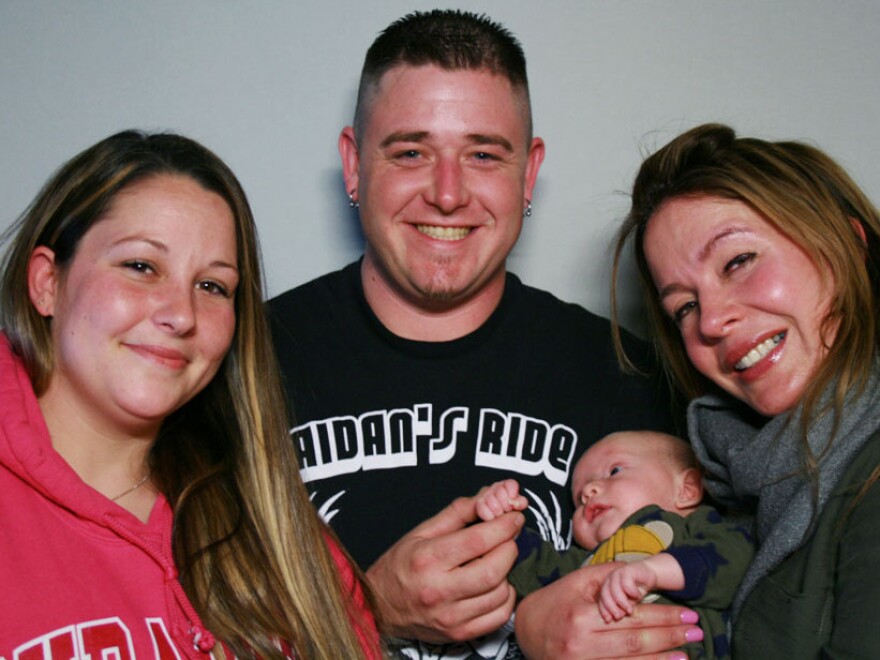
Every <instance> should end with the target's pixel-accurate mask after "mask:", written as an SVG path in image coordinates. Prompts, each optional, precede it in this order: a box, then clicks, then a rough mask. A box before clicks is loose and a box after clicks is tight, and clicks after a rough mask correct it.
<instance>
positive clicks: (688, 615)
mask: <svg viewBox="0 0 880 660" xmlns="http://www.w3.org/2000/svg"><path fill="white" fill-rule="evenodd" d="M699 620H700V615H699V614H697V613H696V612H694V611H693V610H685V611H684V612H682V613H681V622H682V623H689V624H691V625H693V624H695V623H696V622H697V621H699Z"/></svg>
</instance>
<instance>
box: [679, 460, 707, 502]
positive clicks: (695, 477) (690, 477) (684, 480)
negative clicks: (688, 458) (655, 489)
mask: <svg viewBox="0 0 880 660" xmlns="http://www.w3.org/2000/svg"><path fill="white" fill-rule="evenodd" d="M675 488H676V490H675V503H676V505H677V506H678V508H679V509H690V508H693V507H695V506H697V505H698V504H699V503H700V502H702V501H703V477H702V475H701V474H700V471H699V470H698V469H697V468H687V469H685V470H682V471H681V472H679V473H678V475H677V476H676V484H675Z"/></svg>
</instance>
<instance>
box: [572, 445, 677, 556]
mask: <svg viewBox="0 0 880 660" xmlns="http://www.w3.org/2000/svg"><path fill="white" fill-rule="evenodd" d="M659 442H662V440H659V439H658V438H657V436H654V435H650V434H642V433H616V434H613V435H610V436H608V437H606V438H603V439H602V440H600V441H599V442H597V443H596V444H595V445H593V446H592V447H590V449H588V450H587V451H586V452H585V453H584V455H583V456H582V457H581V459H580V460H579V461H578V462H577V465H575V468H574V474H573V476H572V496H573V498H574V503H575V507H576V508H575V512H574V518H573V520H572V527H573V529H574V538H575V541H576V542H577V543H578V545H580V546H581V547H584V548H587V549H589V550H593V549H594V548H595V547H596V546H598V545H599V544H600V543H601V542H602V541H604V540H605V539H607V538H608V537H609V536H611V535H612V534H613V533H614V532H616V531H617V530H618V529H619V528H620V526H621V525H622V524H623V522H624V521H625V520H626V519H627V518H629V517H630V516H631V515H632V514H633V513H635V512H636V511H638V510H639V509H641V508H642V507H645V506H648V505H649V504H656V505H657V506H659V507H660V508H662V509H666V510H668V511H675V510H676V474H677V471H676V470H675V469H674V468H673V466H672V465H671V464H670V459H669V457H668V455H667V453H666V452H664V451H661V450H658V448H657V444H656V443H659Z"/></svg>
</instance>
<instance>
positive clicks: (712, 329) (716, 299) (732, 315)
mask: <svg viewBox="0 0 880 660" xmlns="http://www.w3.org/2000/svg"><path fill="white" fill-rule="evenodd" d="M699 315H700V333H701V334H702V335H703V336H704V337H708V338H720V337H724V336H726V335H727V334H728V333H729V332H730V331H731V330H732V329H733V327H734V326H735V325H736V322H737V321H738V320H739V311H738V307H737V305H736V304H735V303H734V302H733V301H732V300H730V299H729V298H728V297H725V296H722V295H713V296H701V297H700V301H699Z"/></svg>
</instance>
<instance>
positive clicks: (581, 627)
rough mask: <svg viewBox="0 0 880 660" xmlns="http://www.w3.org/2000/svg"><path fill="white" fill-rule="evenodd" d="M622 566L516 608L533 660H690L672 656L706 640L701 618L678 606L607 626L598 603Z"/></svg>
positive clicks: (593, 571) (592, 569)
mask: <svg viewBox="0 0 880 660" xmlns="http://www.w3.org/2000/svg"><path fill="white" fill-rule="evenodd" d="M620 565H621V564H619V563H613V564H601V565H599V566H589V567H586V568H581V569H578V570H577V571H574V572H573V573H569V574H568V575H566V576H565V577H564V578H561V579H559V580H557V581H556V582H554V583H553V584H550V585H549V586H546V587H544V588H543V589H539V590H538V591H535V592H534V593H532V594H529V595H528V596H527V597H526V598H525V599H523V601H522V602H521V603H520V604H519V606H518V607H517V609H516V638H517V641H518V642H519V646H520V648H521V649H522V650H523V652H524V653H525V655H526V657H528V658H530V659H532V660H542V659H553V660H567V659H577V660H584V659H587V658H624V657H634V658H668V659H671V658H686V657H687V656H686V655H685V654H684V653H683V652H681V651H675V652H671V651H672V649H675V648H678V647H680V646H682V645H684V644H686V643H688V642H698V641H700V640H702V639H703V631H702V630H701V629H700V628H699V627H697V626H695V625H694V624H696V622H697V614H696V613H695V612H693V611H692V610H689V609H687V608H684V607H679V606H677V605H638V606H636V607H635V609H634V610H633V613H632V614H631V615H630V616H628V617H625V618H623V619H621V620H620V621H616V622H613V623H607V624H606V623H605V622H604V621H603V620H602V616H601V615H600V614H599V607H598V606H597V604H596V599H597V596H598V593H599V588H600V587H601V585H602V582H604V580H605V577H606V576H607V575H608V574H609V573H611V572H612V571H613V570H614V569H615V568H618V567H619V566H620Z"/></svg>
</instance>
